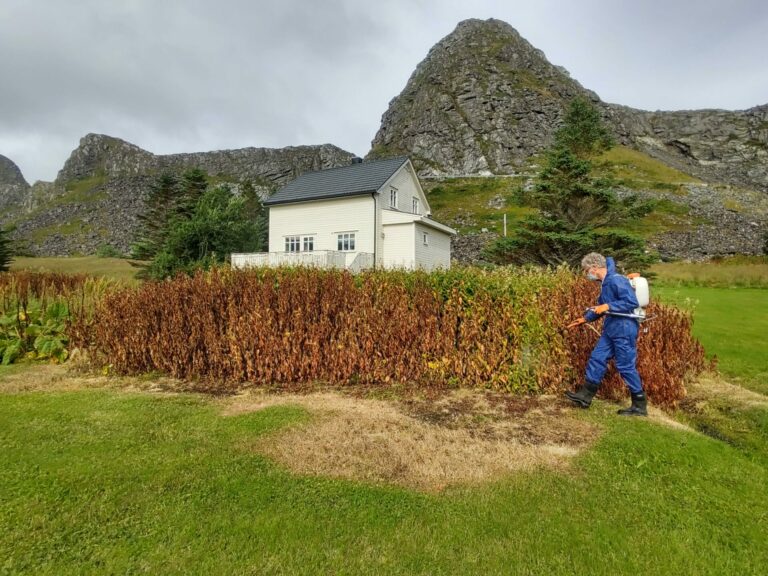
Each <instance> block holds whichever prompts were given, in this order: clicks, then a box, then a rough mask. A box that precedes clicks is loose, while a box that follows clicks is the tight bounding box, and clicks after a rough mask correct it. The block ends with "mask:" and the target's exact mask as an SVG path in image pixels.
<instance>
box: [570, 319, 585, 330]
mask: <svg viewBox="0 0 768 576" xmlns="http://www.w3.org/2000/svg"><path fill="white" fill-rule="evenodd" d="M586 321H587V320H586V318H579V319H578V320H576V321H575V322H571V323H570V324H568V326H566V328H576V326H581V325H582V324H584V322H586Z"/></svg>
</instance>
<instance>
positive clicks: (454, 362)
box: [73, 268, 705, 406]
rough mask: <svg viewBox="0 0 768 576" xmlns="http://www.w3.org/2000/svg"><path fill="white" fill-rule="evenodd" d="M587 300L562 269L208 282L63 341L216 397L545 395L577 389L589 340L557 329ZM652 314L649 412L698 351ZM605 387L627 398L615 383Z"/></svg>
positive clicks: (100, 316)
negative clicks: (449, 391) (245, 392)
mask: <svg viewBox="0 0 768 576" xmlns="http://www.w3.org/2000/svg"><path fill="white" fill-rule="evenodd" d="M595 297H596V287H595V286H594V285H592V284H591V283H588V282H586V281H585V280H582V279H580V278H578V277H576V276H574V275H573V274H571V273H570V272H568V271H567V270H564V269H561V270H556V271H533V270H532V271H519V270H518V271H512V270H496V271H483V270H478V269H452V270H449V271H443V272H435V273H432V274H424V273H408V272H384V271H379V272H370V273H366V274H360V275H357V276H352V275H350V274H349V273H347V272H343V271H332V270H317V269H305V268H293V269H290V268H286V269H258V270H253V271H232V270H214V271H213V272H210V273H198V274H197V275H196V276H194V277H184V276H180V277H177V278H176V279H174V280H171V281H165V282H158V283H147V284H144V285H142V286H140V287H135V288H122V289H114V290H110V291H108V292H107V293H105V294H104V295H103V297H102V298H101V300H100V302H99V304H98V306H97V309H96V312H95V316H94V321H93V322H89V323H88V325H87V326H74V327H73V329H74V330H76V331H78V334H80V335H81V340H82V344H84V345H88V346H90V348H91V349H92V351H93V353H94V354H95V355H96V357H98V358H101V359H103V361H105V362H108V363H110V364H111V365H112V366H113V368H114V370H115V371H117V372H119V373H123V374H139V373H145V372H152V371H159V372H163V373H167V374H170V375H172V376H175V377H178V378H183V379H189V380H194V381H197V382H199V383H200V385H201V386H204V387H206V388H208V389H214V390H219V391H225V390H233V389H237V388H238V387H241V386H244V385H249V384H250V385H275V384H290V385H293V384H296V383H313V382H318V381H319V382H327V383H333V384H342V385H344V384H355V383H363V384H369V385H377V384H383V385H386V384H388V383H394V382H400V383H411V384H413V385H418V386H429V387H435V386H437V387H451V386H463V387H473V388H493V389H503V390H508V391H512V392H517V393H554V392H561V391H562V390H564V389H566V388H568V387H572V386H575V385H578V384H579V383H580V382H581V379H582V374H583V371H584V367H585V365H586V361H587V358H588V356H589V352H590V350H591V348H592V346H593V345H594V342H595V341H596V339H597V335H596V334H594V333H593V332H592V331H590V330H588V329H587V328H584V327H582V328H580V329H578V330H575V331H566V330H564V326H565V325H566V324H567V323H568V322H569V321H570V320H572V319H574V318H577V317H579V316H580V315H581V314H582V312H583V310H584V308H585V307H586V306H588V305H591V304H593V303H594V300H595ZM649 314H650V315H653V316H654V319H653V320H651V321H649V322H647V323H646V324H645V325H644V327H647V333H643V334H642V335H641V337H640V341H639V360H638V367H639V370H640V374H641V376H642V378H643V380H644V383H645V386H646V390H647V391H648V394H649V396H650V398H651V400H652V401H653V402H655V403H657V404H659V405H665V406H673V405H674V404H675V403H676V402H677V401H678V400H680V399H681V398H682V397H683V396H684V395H685V387H684V383H685V379H686V378H687V377H688V376H690V375H693V374H696V373H698V372H700V371H701V370H702V369H703V368H704V367H705V356H704V351H703V349H702V347H701V346H700V344H699V343H698V342H697V341H696V340H695V339H694V338H693V337H692V336H691V318H690V316H688V315H687V314H685V313H682V312H680V311H678V310H676V309H673V308H668V307H665V306H660V305H652V306H651V308H650V309H649ZM598 328H599V327H598ZM603 388H604V392H603V393H604V394H605V395H607V396H610V397H615V396H618V395H620V394H623V393H624V387H623V385H622V384H621V382H620V380H619V379H618V377H617V375H616V374H615V373H613V372H611V373H610V374H609V377H608V378H607V380H606V382H605V385H604V387H603Z"/></svg>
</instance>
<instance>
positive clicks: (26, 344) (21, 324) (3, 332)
mask: <svg viewBox="0 0 768 576" xmlns="http://www.w3.org/2000/svg"><path fill="white" fill-rule="evenodd" d="M111 285H112V283H111V282H109V281H107V280H103V279H95V278H91V277H89V276H86V275H84V274H71V275H70V274H57V273H38V272H27V271H20V272H4V273H2V274H0V363H2V364H5V365H7V364H11V363H13V362H16V361H18V360H22V359H26V360H45V361H50V362H63V361H64V360H66V359H67V358H68V357H69V350H70V348H71V346H72V345H82V344H83V343H84V342H85V341H86V339H87V334H88V333H89V330H90V325H91V322H92V321H93V315H92V311H93V308H94V303H95V301H96V300H98V299H99V298H101V297H102V296H103V294H104V293H105V291H106V290H108V289H109V287H110V286H111Z"/></svg>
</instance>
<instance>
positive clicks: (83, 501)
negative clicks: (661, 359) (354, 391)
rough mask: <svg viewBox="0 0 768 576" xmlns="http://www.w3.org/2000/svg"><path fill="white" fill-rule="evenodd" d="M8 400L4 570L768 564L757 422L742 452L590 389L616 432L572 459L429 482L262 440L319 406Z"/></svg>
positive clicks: (34, 396) (703, 570)
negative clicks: (367, 475) (329, 471)
mask: <svg viewBox="0 0 768 576" xmlns="http://www.w3.org/2000/svg"><path fill="white" fill-rule="evenodd" d="M2 379H3V376H2V372H0V386H1V385H2ZM0 394H3V395H2V402H0V445H2V446H3V450H2V451H0V493H2V494H3V498H2V499H1V500H0V521H1V522H2V526H3V530H2V531H0V551H2V559H3V564H2V566H3V569H4V571H5V572H7V573H34V574H37V575H47V574H51V575H53V574H55V575H57V576H58V575H66V574H83V573H136V572H147V573H156V574H157V573H162V574H211V573H213V574H224V573H225V574H291V575H294V574H313V575H314V574H329V573H339V574H361V575H365V574H376V575H382V574H505V575H506V574H531V573H543V574H555V575H557V574H606V575H611V576H613V575H616V574H641V573H648V574H672V573H685V574H717V575H723V574H759V573H762V570H763V569H764V567H765V566H766V565H767V564H768V548H766V547H765V545H764V544H765V533H766V530H767V529H768V525H767V522H768V520H767V519H766V516H765V514H764V510H766V509H768V492H766V490H765V486H766V485H768V468H766V459H765V455H764V454H765V448H766V446H767V444H766V438H768V435H767V434H765V428H764V427H763V428H757V429H756V431H755V432H754V434H753V437H754V438H755V439H756V441H757V442H758V444H756V445H755V446H752V445H750V444H743V445H738V446H736V445H732V444H729V443H726V442H722V441H718V440H715V439H712V438H709V437H706V436H704V435H699V434H695V433H692V432H690V431H685V430H679V429H674V428H668V427H664V426H661V425H659V424H658V423H655V422H653V421H645V420H637V419H622V418H617V417H616V416H615V415H614V410H615V407H614V406H613V405H609V404H605V403H603V402H601V401H597V402H596V404H595V406H594V407H593V410H590V411H589V412H581V411H578V412H576V414H577V415H578V417H580V418H584V419H585V420H587V421H589V422H591V423H594V424H595V425H598V426H600V427H601V428H602V429H603V433H602V435H601V436H600V439H599V441H598V442H597V444H596V445H595V446H594V448H593V449H592V450H591V451H589V452H587V453H585V454H584V455H583V456H581V457H579V458H578V459H577V461H576V463H575V464H574V466H573V468H572V469H569V470H561V471H552V470H550V471H547V470H540V471H536V472H533V473H519V474H513V475H511V476H509V477H507V478H506V479H504V480H500V481H496V482H491V483H488V484H485V485H482V486H479V487H458V488H453V489H448V490H445V491H443V492H440V493H425V492H418V491H412V490H406V489H402V488H397V487H392V486H387V485H375V484H368V483H363V482H356V481H347V480H336V479H331V478H326V477H316V476H306V475H295V474H291V473H289V472H287V471H286V470H285V469H283V468H281V467H279V466H277V465H276V464H274V463H273V462H272V461H271V460H269V459H268V458H266V457H264V456H262V455H261V454H260V453H259V452H258V451H257V450H255V449H254V446H255V445H257V444H258V442H260V441H262V440H263V439H265V438H268V437H269V436H270V435H274V434H279V433H280V432H281V431H282V430H289V429H291V428H293V427H296V426H301V425H302V424H303V423H305V422H307V421H308V419H311V418H312V417H311V415H310V414H309V413H307V412H306V411H305V410H303V409H300V408H297V407H293V406H290V405H287V406H274V407H269V408H265V409H263V410H258V411H256V412H250V413H246V414H241V415H237V416H226V417H225V416H222V414H221V411H220V409H219V406H218V404H217V401H215V400H212V399H208V398H205V397H201V396H196V395H182V396H179V395H167V394H166V395H163V394H148V393H131V392H121V391H116V390H80V391H73V392H54V391H50V392H45V391H38V392H24V393H2V392H0ZM758 450H762V451H763V455H760V454H759V453H756V451H758ZM702 550H706V554H703V553H702ZM587 552H588V553H587Z"/></svg>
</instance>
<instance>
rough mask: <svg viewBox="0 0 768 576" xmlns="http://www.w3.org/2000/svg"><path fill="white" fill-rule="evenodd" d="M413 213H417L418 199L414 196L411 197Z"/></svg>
mask: <svg viewBox="0 0 768 576" xmlns="http://www.w3.org/2000/svg"><path fill="white" fill-rule="evenodd" d="M413 213H414V214H418V213H419V199H418V198H414V199H413Z"/></svg>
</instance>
